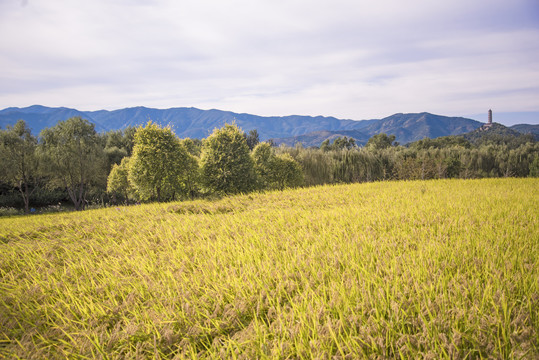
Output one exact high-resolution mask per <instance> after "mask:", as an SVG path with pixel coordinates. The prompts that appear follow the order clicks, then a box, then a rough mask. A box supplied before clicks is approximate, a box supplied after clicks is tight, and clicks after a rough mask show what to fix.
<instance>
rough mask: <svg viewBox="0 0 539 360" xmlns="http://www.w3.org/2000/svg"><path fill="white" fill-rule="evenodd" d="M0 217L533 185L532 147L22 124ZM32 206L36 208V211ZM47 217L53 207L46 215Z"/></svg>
mask: <svg viewBox="0 0 539 360" xmlns="http://www.w3.org/2000/svg"><path fill="white" fill-rule="evenodd" d="M0 150H2V153H4V154H8V156H4V157H2V158H1V159H0V208H5V209H6V210H4V211H0V216H1V215H6V214H13V213H18V212H21V213H22V210H18V209H24V211H25V212H26V213H28V212H31V213H38V212H42V211H48V209H51V206H54V207H56V206H60V208H61V209H66V208H67V207H66V204H67V203H71V204H72V207H69V209H75V210H84V209H87V208H95V207H105V206H113V205H117V204H129V203H138V202H151V201H158V202H160V201H175V200H185V199H197V198H214V197H215V196H223V195H231V194H238V193H249V192H252V191H266V190H275V189H280V190H283V189H285V188H289V187H298V186H312V185H322V184H342V183H356V182H371V181H380V180H428V179H447V178H464V179H476V178H490V177H528V176H530V177H536V176H537V174H538V173H539V170H537V169H538V168H539V165H538V161H539V160H537V159H538V158H539V143H538V142H536V141H535V139H534V137H533V136H531V135H520V134H518V133H516V132H514V131H510V130H508V129H507V128H505V127H503V126H502V125H498V124H494V125H492V127H490V128H489V129H488V130H485V129H484V128H481V129H478V130H477V131H474V132H471V133H469V134H467V135H466V136H448V137H441V138H436V139H423V140H419V141H416V142H413V143H410V144H407V145H406V146H401V145H399V144H398V143H396V142H395V136H394V135H387V134H385V133H381V134H377V135H374V136H372V137H371V138H370V139H369V140H368V141H367V143H366V145H365V147H358V146H357V145H356V142H355V140H354V139H353V138H347V137H342V138H336V139H335V140H334V141H333V143H330V141H329V140H326V141H324V142H323V143H322V144H321V146H320V148H307V149H306V148H303V147H302V146H301V145H297V146H296V147H294V148H291V147H286V146H281V147H279V148H275V147H273V146H271V144H270V143H260V141H259V134H258V131H257V130H250V131H249V133H248V134H245V133H244V132H243V131H242V130H241V129H240V128H238V127H237V126H236V125H235V124H226V125H225V126H223V127H222V128H220V129H215V130H214V132H213V133H212V134H211V135H210V136H209V137H208V138H206V139H202V140H200V139H189V138H186V139H179V138H178V137H177V136H176V135H174V133H173V132H172V130H171V129H170V128H169V127H165V128H162V127H160V126H158V125H156V124H154V123H152V122H151V121H150V122H148V123H147V124H146V125H145V126H140V127H138V128H132V127H129V128H127V129H125V130H123V131H110V132H107V133H102V134H98V133H96V131H95V129H94V126H93V125H92V124H90V123H89V122H88V121H86V120H83V119H81V118H77V117H75V118H71V119H68V120H66V121H62V122H59V123H58V124H57V125H56V126H54V127H52V128H47V129H44V130H43V131H42V132H41V133H40V135H39V137H37V138H36V137H34V136H32V135H31V132H30V129H28V128H27V126H26V124H25V122H24V121H22V120H21V121H19V122H18V123H17V124H16V126H15V127H13V128H11V127H9V128H8V129H6V130H0ZM34 207H37V208H38V209H37V210H36V209H35V208H34ZM54 209H55V211H56V208H54Z"/></svg>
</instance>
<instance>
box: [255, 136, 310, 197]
mask: <svg viewBox="0 0 539 360" xmlns="http://www.w3.org/2000/svg"><path fill="white" fill-rule="evenodd" d="M252 157H253V161H254V166H255V171H256V175H257V179H258V185H259V188H260V189H279V190H283V189H284V188H287V187H296V186H300V185H303V172H302V169H301V166H300V165H299V163H298V162H297V161H296V160H294V158H292V156H290V155H289V154H286V153H285V154H279V155H275V153H274V149H273V148H272V147H271V146H270V145H269V144H267V143H260V144H258V145H257V146H256V147H255V148H254V150H253V153H252Z"/></svg>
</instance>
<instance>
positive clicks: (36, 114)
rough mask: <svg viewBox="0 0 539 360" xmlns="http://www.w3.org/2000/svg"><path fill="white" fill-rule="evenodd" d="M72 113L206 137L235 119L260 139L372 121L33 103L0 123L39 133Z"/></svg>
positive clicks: (100, 123)
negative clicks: (93, 108) (150, 123)
mask: <svg viewBox="0 0 539 360" xmlns="http://www.w3.org/2000/svg"><path fill="white" fill-rule="evenodd" d="M72 116H81V117H82V118H85V119H87V120H89V121H91V122H93V123H94V124H96V129H97V130H98V131H108V130H117V129H124V128H125V127H127V126H138V125H143V124H145V123H147V122H148V120H152V121H153V122H155V123H157V124H159V125H171V126H172V128H173V130H174V132H175V133H176V135H178V136H179V137H180V138H185V137H190V138H200V139H201V138H205V137H207V136H208V135H209V134H210V133H211V132H212V131H213V129H214V128H216V127H222V126H223V125H224V124H225V123H231V122H233V121H235V122H236V123H237V124H238V125H239V126H240V127H241V128H242V129H243V130H244V131H246V132H247V131H249V130H252V129H257V130H258V133H259V135H260V139H261V140H266V139H269V138H276V137H287V136H295V135H301V134H305V133H308V132H312V131H321V130H347V129H356V128H361V127H364V126H367V125H368V124H370V123H371V122H372V121H370V120H366V121H353V120H340V119H337V118H334V117H323V116H316V117H313V116H299V115H291V116H282V117H278V116H273V117H264V116H257V115H250V114H238V113H233V112H230V111H221V110H200V109H196V108H172V109H164V110H162V109H152V108H146V107H135V108H126V109H120V110H114V111H107V110H100V111H79V110H75V109H67V108H47V107H44V106H30V107H27V108H7V109H4V110H1V111H0V126H1V127H2V128H5V126H6V125H13V124H14V123H15V122H16V121H17V120H18V119H23V120H25V121H26V122H27V123H28V124H29V126H30V128H31V129H32V132H33V133H34V134H38V133H39V132H40V131H41V130H42V129H43V128H45V127H50V126H53V125H55V124H56V122H58V121H61V120H66V119H68V118H69V117H72Z"/></svg>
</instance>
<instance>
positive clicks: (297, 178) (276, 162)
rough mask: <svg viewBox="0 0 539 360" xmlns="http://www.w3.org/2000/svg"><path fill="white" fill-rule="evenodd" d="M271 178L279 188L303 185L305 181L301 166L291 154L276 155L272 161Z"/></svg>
mask: <svg viewBox="0 0 539 360" xmlns="http://www.w3.org/2000/svg"><path fill="white" fill-rule="evenodd" d="M270 180H271V183H272V184H274V186H275V187H276V188H277V189H279V190H283V189H284V188H287V187H297V186H301V185H303V181H304V180H303V172H302V170H301V166H300V165H299V163H298V162H297V161H296V160H294V159H293V158H292V156H290V155H289V154H280V155H277V156H275V158H274V159H273V161H272V166H271V172H270Z"/></svg>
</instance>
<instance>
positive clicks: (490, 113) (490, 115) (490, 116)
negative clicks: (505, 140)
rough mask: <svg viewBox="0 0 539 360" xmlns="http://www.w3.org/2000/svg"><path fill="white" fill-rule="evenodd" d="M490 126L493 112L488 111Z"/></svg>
mask: <svg viewBox="0 0 539 360" xmlns="http://www.w3.org/2000/svg"><path fill="white" fill-rule="evenodd" d="M487 124H488V125H489V126H490V125H492V110H489V111H488V123H487Z"/></svg>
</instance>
